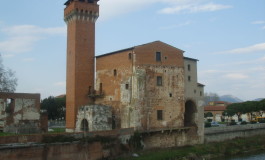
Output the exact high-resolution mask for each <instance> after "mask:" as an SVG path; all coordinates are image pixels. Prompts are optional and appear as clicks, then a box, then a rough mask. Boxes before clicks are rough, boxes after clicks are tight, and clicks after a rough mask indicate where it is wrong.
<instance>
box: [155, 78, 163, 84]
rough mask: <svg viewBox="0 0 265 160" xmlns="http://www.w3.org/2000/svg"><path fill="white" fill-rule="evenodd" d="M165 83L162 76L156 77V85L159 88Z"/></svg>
mask: <svg viewBox="0 0 265 160" xmlns="http://www.w3.org/2000/svg"><path fill="white" fill-rule="evenodd" d="M162 84H163V81H162V76H157V77H156V85H157V86H162Z"/></svg>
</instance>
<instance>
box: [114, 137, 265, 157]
mask: <svg viewBox="0 0 265 160" xmlns="http://www.w3.org/2000/svg"><path fill="white" fill-rule="evenodd" d="M264 149H265V138H264V136H255V137H250V138H236V139H233V140H229V141H225V142H220V143H210V144H202V145H195V146H187V147H179V148H170V149H159V150H152V151H142V152H138V155H140V156H139V157H125V158H120V159H119V160H171V159H178V158H180V159H181V158H183V157H188V156H190V155H195V156H197V157H204V156H209V155H210V157H212V158H217V157H220V156H234V155H239V154H245V153H246V152H250V151H251V152H254V151H262V150H264Z"/></svg>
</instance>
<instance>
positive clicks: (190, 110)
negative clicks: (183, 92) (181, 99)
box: [184, 100, 197, 127]
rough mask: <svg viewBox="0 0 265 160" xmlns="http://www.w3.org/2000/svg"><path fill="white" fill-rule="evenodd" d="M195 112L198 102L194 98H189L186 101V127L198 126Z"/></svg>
mask: <svg viewBox="0 0 265 160" xmlns="http://www.w3.org/2000/svg"><path fill="white" fill-rule="evenodd" d="M195 113H197V107H196V104H195V103H194V102H193V101H192V100H187V101H186V103H185V113H184V126H185V127H190V126H196V123H195Z"/></svg>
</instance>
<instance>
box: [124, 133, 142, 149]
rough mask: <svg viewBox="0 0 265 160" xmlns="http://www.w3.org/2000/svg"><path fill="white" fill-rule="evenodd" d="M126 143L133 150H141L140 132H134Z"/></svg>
mask: <svg viewBox="0 0 265 160" xmlns="http://www.w3.org/2000/svg"><path fill="white" fill-rule="evenodd" d="M128 144H129V146H130V148H131V149H133V150H141V149H143V147H144V146H143V145H142V134H141V133H139V132H134V135H133V136H131V138H130V139H129V141H128Z"/></svg>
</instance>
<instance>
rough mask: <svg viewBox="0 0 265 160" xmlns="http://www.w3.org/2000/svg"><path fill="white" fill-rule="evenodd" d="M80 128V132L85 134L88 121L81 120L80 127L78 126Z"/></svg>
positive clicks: (87, 129)
mask: <svg viewBox="0 0 265 160" xmlns="http://www.w3.org/2000/svg"><path fill="white" fill-rule="evenodd" d="M80 128H81V131H85V132H87V131H89V128H88V121H87V120H86V119H83V120H82V121H81V126H80Z"/></svg>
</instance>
